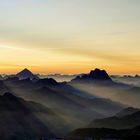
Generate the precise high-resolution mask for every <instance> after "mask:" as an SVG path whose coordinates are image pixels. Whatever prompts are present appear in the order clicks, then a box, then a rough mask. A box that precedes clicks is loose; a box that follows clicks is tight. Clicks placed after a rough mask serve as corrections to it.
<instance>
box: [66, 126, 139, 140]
mask: <svg viewBox="0 0 140 140" xmlns="http://www.w3.org/2000/svg"><path fill="white" fill-rule="evenodd" d="M66 137H67V138H69V139H75V140H76V139H79V140H84V139H89V138H95V139H97V140H98V139H99V140H100V139H107V140H110V139H111V140H112V139H113V140H120V139H121V140H139V139H140V127H136V128H133V129H121V130H116V129H108V128H83V129H77V130H75V131H73V132H71V133H69V134H68V135H67V136H66Z"/></svg>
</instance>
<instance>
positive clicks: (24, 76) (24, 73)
mask: <svg viewBox="0 0 140 140" xmlns="http://www.w3.org/2000/svg"><path fill="white" fill-rule="evenodd" d="M16 76H17V77H18V78H19V79H28V78H29V79H31V80H33V79H39V78H38V76H37V75H34V74H33V73H32V72H31V71H30V70H28V69H27V68H25V69H24V70H22V71H21V72H19V73H17V75H16Z"/></svg>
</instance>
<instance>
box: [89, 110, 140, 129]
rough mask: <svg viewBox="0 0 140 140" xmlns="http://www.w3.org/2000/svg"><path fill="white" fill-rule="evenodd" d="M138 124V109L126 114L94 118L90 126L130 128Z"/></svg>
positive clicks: (139, 122)
mask: <svg viewBox="0 0 140 140" xmlns="http://www.w3.org/2000/svg"><path fill="white" fill-rule="evenodd" d="M139 125H140V111H137V112H134V113H132V114H129V113H128V115H126V116H125V115H124V116H123V115H122V116H121V115H120V116H113V117H109V118H105V119H98V120H94V121H93V122H92V123H90V125H89V126H88V127H90V128H111V129H132V128H134V127H137V126H139Z"/></svg>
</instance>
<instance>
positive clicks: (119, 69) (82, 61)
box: [0, 0, 140, 74]
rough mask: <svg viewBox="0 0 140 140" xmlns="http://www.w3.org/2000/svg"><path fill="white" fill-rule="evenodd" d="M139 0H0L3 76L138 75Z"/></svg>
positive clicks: (0, 47)
mask: <svg viewBox="0 0 140 140" xmlns="http://www.w3.org/2000/svg"><path fill="white" fill-rule="evenodd" d="M139 38H140V1H139V0H4V1H3V0H0V73H8V74H10V73H17V72H18V71H20V70H22V69H24V68H29V69H31V70H32V71H33V72H35V73H42V74H50V73H64V74H75V73H87V72H89V71H90V70H91V69H95V68H97V67H98V68H101V69H106V70H107V71H108V72H109V73H110V74H140V57H139V56H140V39H139Z"/></svg>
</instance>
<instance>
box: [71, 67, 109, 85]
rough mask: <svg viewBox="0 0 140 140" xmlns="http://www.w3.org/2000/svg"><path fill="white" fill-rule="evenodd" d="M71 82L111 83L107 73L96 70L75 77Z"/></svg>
mask: <svg viewBox="0 0 140 140" xmlns="http://www.w3.org/2000/svg"><path fill="white" fill-rule="evenodd" d="M72 81H83V82H84V81H112V80H111V78H110V77H109V75H108V73H107V72H106V71H105V70H100V69H98V68H96V69H95V70H92V71H90V73H89V74H83V75H80V76H77V77H76V78H75V79H73V80H72Z"/></svg>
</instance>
